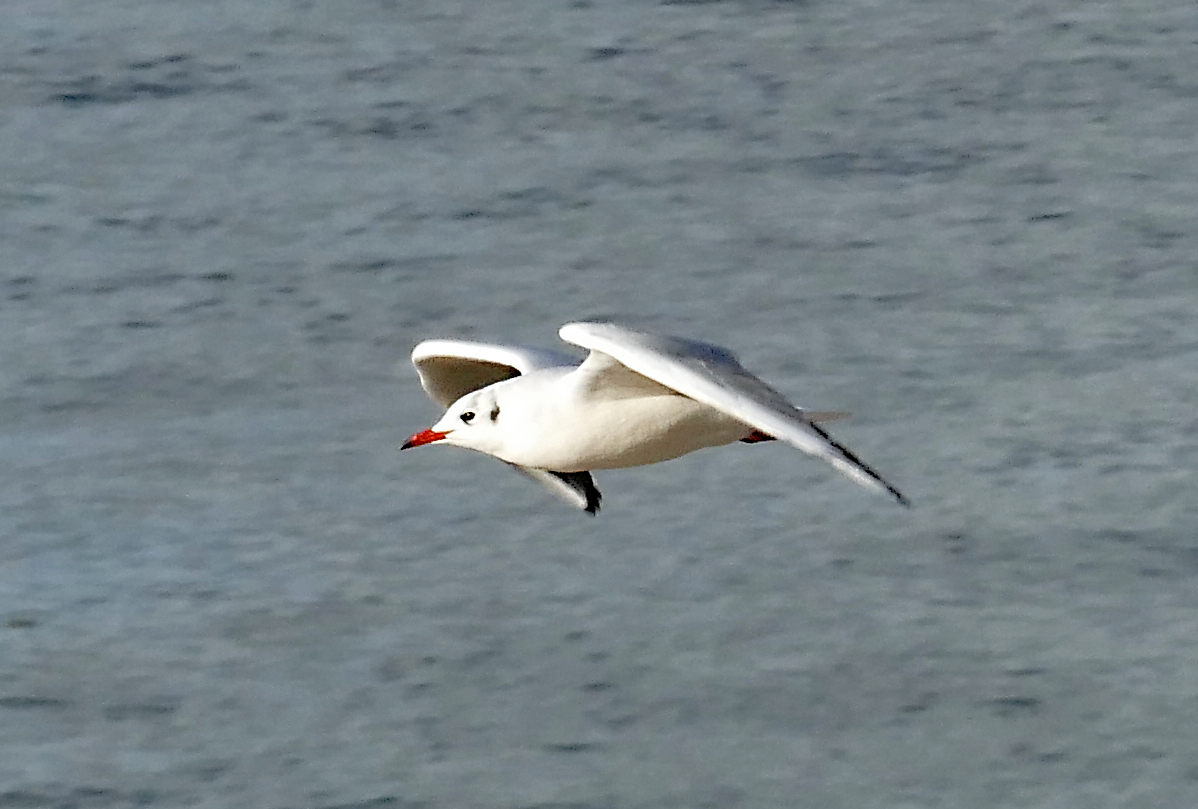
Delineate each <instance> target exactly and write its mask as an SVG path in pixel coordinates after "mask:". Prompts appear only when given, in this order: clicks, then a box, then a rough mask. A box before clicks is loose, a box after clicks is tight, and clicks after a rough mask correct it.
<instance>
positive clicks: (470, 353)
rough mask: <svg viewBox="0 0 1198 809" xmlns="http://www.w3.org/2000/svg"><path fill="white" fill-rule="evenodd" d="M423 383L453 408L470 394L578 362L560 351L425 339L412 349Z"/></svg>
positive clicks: (444, 405)
mask: <svg viewBox="0 0 1198 809" xmlns="http://www.w3.org/2000/svg"><path fill="white" fill-rule="evenodd" d="M412 364H413V365H415V366H416V372H417V373H419V374H420V384H421V385H422V386H423V387H424V390H425V391H426V392H427V393H428V395H429V396H430V397H431V398H432V400H433V401H434V402H436V403H437V404H439V405H441V406H442V407H449V406H450V405H451V404H453V403H454V402H456V401H457V400H458V399H460V398H462V397H463V396H465V395H466V394H467V393H471V392H472V391H476V390H478V389H480V388H485V387H486V386H487V385H493V384H494V383H496V382H502V381H503V380H505V379H511V378H512V377H514V376H520V375H521V374H527V373H531V372H533V371H537V370H540V369H542V368H553V367H556V366H570V367H573V366H575V365H577V364H578V360H577V359H575V358H574V357H571V356H570V355H568V354H563V353H561V352H558V351H548V350H546V349H543V348H529V347H527V346H505V345H494V344H492V343H475V342H470V341H468V340H425V341H424V342H422V343H420V344H419V345H418V346H416V348H415V349H413V350H412Z"/></svg>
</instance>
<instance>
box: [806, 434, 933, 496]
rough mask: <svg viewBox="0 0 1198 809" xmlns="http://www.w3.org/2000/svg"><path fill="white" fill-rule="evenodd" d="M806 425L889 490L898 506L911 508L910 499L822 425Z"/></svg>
mask: <svg viewBox="0 0 1198 809" xmlns="http://www.w3.org/2000/svg"><path fill="white" fill-rule="evenodd" d="M807 426H808V427H810V428H811V429H812V430H814V431H815V432H817V433H819V434H820V435H821V436H823V437H824V440H826V441H827V442H828V443H829V444H831V445H832V446H834V447H836V449H838V450H839V451H840V452H841V453H842V454H843V455H844V457H846V458H848V459H849V460H850V461H852V462H853V463H855V464H856V465H857V467H858V468H859V469H861V470H862V471H863V472H865V474H867V475H869V476H870V477H871V478H872V479H873V480H874V481H876V482H877V483H878V484H879V485H881V486H882V488H884V489H885V490H886V491H888V492H890V494H891V495H893V496H894V499H895V500H897V501H898V503H899V505H900V506H903V507H904V508H911V501H910V500H908V499H907V497H906V496H905V495H904V494H903V493H902V492H900V491H899V490H898V489H896V488H894V487H893V486H891V485H890V484H889V483H887V482H886V478H884V477H882V476H881V475H879V474H878V473H877V472H875V471H874V470H873V469H872V468H871V467H870V466H869V465H868V464H867V463H865V461H863V460H861V459H860V458H858V457H857V456H856V455H854V454H853V452H852V451H851V450H850V449H849V448H848V447H846V446H844V445H843V444H841V443H839V442H838V441H836V439H834V438H832V436H830V435H828V431H827V430H825V429H824V428H823V427H820V426H819V425H818V424H816V423H815V422H814V421H809V422H807Z"/></svg>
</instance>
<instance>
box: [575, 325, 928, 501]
mask: <svg viewBox="0 0 1198 809" xmlns="http://www.w3.org/2000/svg"><path fill="white" fill-rule="evenodd" d="M559 334H560V335H561V338H562V339H563V340H565V341H566V342H567V343H572V344H574V345H576V346H581V347H582V348H587V349H590V350H591V351H592V352H599V353H600V354H606V355H607V356H608V357H611V358H612V359H614V360H615V361H616V362H618V363H619V364H620V365H622V366H624V367H625V368H627V369H629V370H632V371H635V372H636V373H638V374H640V375H641V376H644V377H647V378H649V379H651V380H653V381H654V382H657V383H659V384H661V385H664V386H665V387H667V388H670V389H672V390H675V391H677V392H678V393H681V394H682V395H684V396H689V397H690V398H692V399H694V400H695V401H697V402H701V403H703V404H705V405H707V406H708V407H712V408H714V409H716V410H719V411H720V412H722V413H726V414H727V415H729V416H731V417H732V418H734V419H737V420H739V421H743V422H744V423H745V424H746V425H748V426H749V427H752V428H754V429H756V430H760V431H761V432H763V433H765V434H766V435H769V436H773V437H774V438H777V439H779V440H782V441H785V442H787V443H788V444H791V445H792V446H795V447H797V448H798V449H801V450H802V451H803V452H806V453H809V454H811V455H814V456H816V457H817V458H822V459H824V460H825V461H827V462H828V463H830V464H832V465H833V466H835V467H836V468H837V469H839V470H840V471H841V472H843V473H844V474H845V475H847V476H848V477H849V478H851V479H852V480H854V481H855V482H857V483H859V484H861V485H862V486H865V487H867V488H871V489H876V490H878V491H882V492H889V493H890V494H891V495H892V496H893V497H894V498H895V499H896V500H898V501H899V502H900V503H902V504H903V505H909V504H908V502H907V499H906V498H905V497H904V496H903V495H902V493H901V492H899V490H898V489H896V488H895V487H894V486H892V485H890V484H889V483H887V482H886V481H885V480H884V479H883V478H882V476H881V475H879V474H878V473H877V472H875V471H874V470H873V469H870V468H869V467H868V466H866V465H865V463H863V462H862V461H861V459H859V458H858V457H857V456H856V455H854V454H853V453H852V452H851V451H850V450H848V449H847V448H846V447H843V446H841V445H840V444H838V443H836V442H835V441H833V440H832V438H831V437H830V436H829V435H828V434H827V433H826V432H825V431H824V430H823V429H821V428H820V427H819V426H817V425H815V424H813V423H812V421H813V419H811V418H810V417H809V416H808V415H806V414H805V413H804V411H803V410H801V409H799V408H797V407H795V406H794V405H792V404H791V403H790V402H789V401H787V399H786V397H785V396H783V395H782V394H781V393H779V392H778V391H776V390H774V389H773V388H771V387H770V386H769V385H767V384H765V383H764V382H762V381H761V380H760V379H758V378H757V377H755V376H753V375H752V374H751V373H749V372H748V371H746V370H745V369H744V368H742V367H741V365H740V362H738V361H737V359H736V357H735V355H733V354H732V353H731V352H730V351H728V350H727V349H725V348H721V347H719V346H714V345H710V344H708V343H700V342H696V341H694V340H684V339H682V338H679V337H667V336H664V335H656V334H646V333H644V332H638V331H633V330H632V329H627V328H624V327H622V326H617V325H614V324H611V323H567V324H566V325H565V326H562V328H561V331H560V332H559ZM595 359H596V360H599V361H596V362H591V361H590V360H589V359H588V361H587V362H586V363H584V368H586V367H593V368H594V369H595V371H596V372H597V373H600V374H602V373H605V371H604V368H605V367H610V366H611V364H610V363H606V362H603V361H601V360H600V358H595Z"/></svg>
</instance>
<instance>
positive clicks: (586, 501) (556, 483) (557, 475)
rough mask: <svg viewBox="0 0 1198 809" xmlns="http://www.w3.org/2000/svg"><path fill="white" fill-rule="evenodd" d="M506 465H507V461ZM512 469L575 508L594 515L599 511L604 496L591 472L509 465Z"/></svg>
mask: <svg viewBox="0 0 1198 809" xmlns="http://www.w3.org/2000/svg"><path fill="white" fill-rule="evenodd" d="M504 463H507V462H506V461H505V462H504ZM508 466H510V467H511V468H512V469H515V470H516V471H517V472H520V473H522V474H524V475H525V476H526V477H530V478H532V479H533V480H535V481H536V482H537V483H540V484H541V485H542V486H544V487H545V488H546V489H548V490H549V491H551V492H553V493H554V494H556V495H557V496H558V497H560V498H561V499H562V500H565V501H566V502H567V503H569V504H570V505H572V506H574V507H575V508H580V509H582V510H583V511H585V512H586V513H587V514H590V515H592V516H593V515H594V514H595V513H596V512H597V511H599V501H600V500H602V499H603V495H601V494H600V493H599V490H598V489H597V488H595V481H594V480H592V479H591V473H590V472H550V471H549V470H548V469H530V468H529V467H527V466H517V465H516V464H514V463H509V464H508Z"/></svg>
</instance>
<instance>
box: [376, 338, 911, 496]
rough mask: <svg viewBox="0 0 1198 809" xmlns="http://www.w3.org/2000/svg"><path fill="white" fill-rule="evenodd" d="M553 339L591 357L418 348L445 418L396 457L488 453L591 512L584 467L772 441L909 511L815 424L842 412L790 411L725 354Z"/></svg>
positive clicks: (440, 344)
mask: <svg viewBox="0 0 1198 809" xmlns="http://www.w3.org/2000/svg"><path fill="white" fill-rule="evenodd" d="M559 335H560V336H561V338H562V339H563V340H565V341H566V342H567V343H573V344H574V345H576V346H580V347H582V348H586V349H589V350H590V352H591V353H590V354H589V355H588V356H587V358H586V359H585V360H584V361H583V362H582V363H581V364H579V363H578V361H577V360H576V359H574V358H573V357H571V356H569V355H566V354H560V353H558V352H556V351H546V350H543V349H536V348H526V347H522V346H504V345H493V344H490V343H476V342H467V341H463V340H425V341H424V342H422V343H420V344H419V345H417V346H416V348H415V350H413V351H412V363H413V364H414V365H415V366H416V370H417V372H418V373H419V374H420V383H421V384H422V385H423V386H424V389H425V391H427V392H428V394H429V396H430V397H432V399H433V400H434V401H436V402H437V403H438V404H440V405H442V406H443V407H448V410H446V412H445V415H444V416H442V418H441V420H440V421H438V422H437V423H436V424H434V425H433V426H432V427H431V428H429V429H427V430H424V431H423V432H419V433H416V434H415V435H413V436H412V437H411V438H409V439H408V440H407V441H406V442H404V444H403V446H402V447H400V449H409V448H411V447H418V446H421V445H423V444H432V443H434V442H437V443H444V444H450V445H453V446H458V447H465V448H466V449H472V450H476V451H478V452H482V453H485V454H487V455H493V456H494V457H496V458H499V459H500V460H501V461H505V462H507V463H508V464H510V465H511V466H513V467H514V468H515V469H517V470H518V471H520V472H523V473H524V474H526V475H528V476H530V477H532V478H533V479H535V480H537V481H538V482H540V483H542V484H544V485H545V486H547V487H548V488H549V489H550V490H552V491H553V492H554V493H555V494H557V495H558V496H560V497H562V498H563V499H565V500H566V501H567V502H569V503H571V504H572V505H574V506H577V507H578V508H581V509H584V510H585V511H586V512H587V513H588V514H594V513H595V512H597V511H598V510H599V500H600V497H601V496H600V494H599V490H598V489H596V488H595V484H594V481H593V480H592V479H591V474H590V472H591V470H593V469H621V468H626V467H630V466H642V465H644V464H651V463H658V462H659V461H668V460H670V459H671V458H677V457H679V456H681V455H685V454H687V453H688V452H694V451H695V450H697V449H703V448H704V447H717V446H723V445H724V444H731V443H733V442H736V441H744V442H747V443H755V442H758V441H772V440H774V439H779V440H782V441H785V442H786V443H788V444H791V445H793V446H795V447H798V448H799V449H801V450H803V451H804V452H806V453H809V454H811V455H814V456H816V457H817V458H823V459H824V460H825V461H828V462H829V463H831V464H832V465H833V466H835V467H836V468H837V469H839V470H840V471H841V472H843V473H844V474H845V475H847V476H848V477H850V478H852V479H853V480H854V481H856V482H857V483H859V484H861V485H862V486H865V487H867V488H871V489H875V490H878V491H881V492H888V493H889V494H891V495H892V496H893V497H894V498H895V499H896V500H898V502H900V503H902V504H903V505H909V503H908V502H907V499H906V498H905V497H903V495H902V494H901V493H900V492H899V490H898V489H896V488H895V487H894V486H892V485H890V484H889V483H887V482H886V481H885V480H883V479H882V477H881V475H879V474H878V473H877V472H875V471H874V470H872V469H870V468H869V467H868V466H866V465H865V464H864V463H862V461H861V460H860V459H858V458H857V456H855V455H854V454H853V453H852V452H850V451H849V450H848V449H846V448H845V447H843V446H841V445H840V444H838V443H836V442H835V441H833V440H832V438H831V437H830V436H829V435H828V434H827V433H826V432H824V430H823V429H822V428H820V427H819V425H818V424H817V422H820V421H832V420H833V419H837V418H843V417H845V416H847V415H848V414H847V413H839V412H823V413H821V412H814V411H809V410H803V409H801V408H798V407H795V406H794V405H792V404H791V403H790V402H789V401H787V400H786V397H785V396H783V395H782V394H781V393H779V392H777V391H776V390H774V389H773V388H771V387H769V386H768V385H766V384H765V383H764V382H762V381H761V380H760V379H758V378H757V377H755V376H753V375H752V374H750V373H749V372H748V371H746V370H745V369H744V368H742V367H741V365H740V363H739V362H738V361H737V359H736V357H735V356H733V354H732V353H731V352H730V351H728V350H727V349H725V348H720V347H719V346H714V345H709V344H707V343H700V342H696V341H693V340H684V339H682V338H679V337H667V336H664V335H656V334H646V333H644V332H639V331H633V330H631V329H627V328H624V327H622V326H617V325H615V324H612V323H567V324H566V325H565V326H562V328H561V331H560V332H559Z"/></svg>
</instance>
